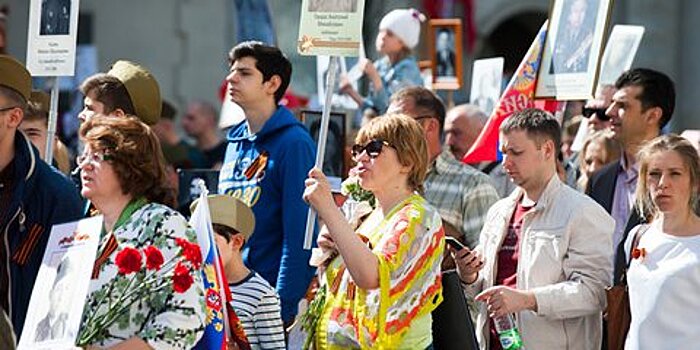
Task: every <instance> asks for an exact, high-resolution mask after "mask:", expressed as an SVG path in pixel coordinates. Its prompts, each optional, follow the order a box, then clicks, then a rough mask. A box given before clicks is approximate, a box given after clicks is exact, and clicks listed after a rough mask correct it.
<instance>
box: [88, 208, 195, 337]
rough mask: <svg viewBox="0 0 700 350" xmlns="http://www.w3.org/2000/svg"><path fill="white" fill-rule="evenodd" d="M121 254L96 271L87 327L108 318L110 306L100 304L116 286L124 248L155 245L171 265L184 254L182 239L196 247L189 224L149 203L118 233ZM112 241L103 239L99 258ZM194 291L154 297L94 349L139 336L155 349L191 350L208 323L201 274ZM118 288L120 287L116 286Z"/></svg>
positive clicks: (132, 311) (133, 309)
mask: <svg viewBox="0 0 700 350" xmlns="http://www.w3.org/2000/svg"><path fill="white" fill-rule="evenodd" d="M114 237H115V238H116V243H117V248H116V249H115V250H114V251H113V252H112V253H111V254H110V255H109V258H108V259H106V260H105V261H104V263H102V264H101V266H100V267H99V268H98V269H96V270H95V272H96V273H97V276H95V275H93V278H94V277H96V278H94V279H92V280H91V282H90V290H89V294H88V299H87V301H86V305H85V313H84V315H85V316H84V317H83V322H85V319H87V316H89V315H90V314H93V313H104V312H106V310H107V309H106V306H105V303H102V304H101V306H98V303H99V300H100V299H101V298H102V297H103V296H104V295H105V294H106V293H108V292H107V290H108V289H109V288H110V285H111V284H112V283H115V282H114V281H120V282H126V281H125V280H124V279H121V280H115V279H114V278H115V277H116V276H117V273H118V267H117V265H116V263H115V258H116V256H117V253H118V252H120V251H121V250H122V249H123V248H125V247H133V248H137V249H142V248H144V247H146V246H149V245H153V246H155V247H157V248H158V249H160V251H161V252H162V253H163V257H164V260H165V261H169V260H170V259H172V258H173V257H174V256H176V255H177V254H178V252H179V247H178V245H177V244H176V239H177V238H181V239H182V238H184V239H187V240H188V241H190V242H192V243H196V241H197V240H196V236H195V232H194V231H193V230H192V229H191V228H190V227H189V225H188V223H187V221H186V220H185V218H184V217H182V216H181V215H180V214H179V213H177V212H175V211H174V210H172V209H170V208H168V207H166V206H163V205H160V204H155V203H149V204H145V205H143V206H141V207H140V208H138V209H136V210H135V211H134V212H133V214H131V215H130V216H129V217H128V219H126V220H125V221H124V223H123V224H122V225H118V227H116V228H115V230H114ZM108 241H109V235H106V236H105V237H104V238H103V241H102V242H101V244H100V251H98V256H99V255H100V252H101V251H102V250H104V248H105V247H106V246H108V245H109V242H108ZM192 276H193V277H194V281H193V283H192V286H191V287H190V288H189V289H188V290H187V291H186V292H184V293H176V292H174V291H173V288H172V287H168V288H165V289H163V290H160V291H157V292H154V293H151V294H149V295H148V296H147V297H146V298H143V299H142V300H141V301H139V302H136V303H134V304H133V305H132V306H131V309H130V312H128V313H124V314H122V315H121V316H120V318H119V319H118V320H117V321H116V322H115V323H113V324H112V325H111V326H109V327H107V329H105V330H104V332H103V333H102V334H101V335H100V336H99V337H98V338H96V340H97V341H96V342H93V345H98V346H111V345H115V344H117V343H119V342H122V341H124V340H126V339H129V338H131V337H134V336H137V337H139V338H141V339H143V340H144V341H146V342H147V343H148V344H149V345H150V346H151V347H153V348H154V349H190V348H192V346H194V344H196V342H197V341H198V340H199V338H200V337H201V336H202V333H203V329H204V322H205V306H204V305H205V304H204V292H203V287H202V280H201V271H199V270H198V271H194V272H193V273H192ZM117 283H119V282H117Z"/></svg>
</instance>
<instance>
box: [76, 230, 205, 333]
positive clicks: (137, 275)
mask: <svg viewBox="0 0 700 350" xmlns="http://www.w3.org/2000/svg"><path fill="white" fill-rule="evenodd" d="M175 242H176V243H177V245H178V247H179V251H178V254H177V255H176V256H175V257H173V258H172V259H170V260H169V261H164V257H163V253H162V252H161V251H160V249H158V248H157V247H155V246H153V245H149V246H147V247H145V248H143V249H136V248H134V247H125V248H124V249H122V250H121V251H119V252H118V253H117V256H116V259H115V263H116V265H117V267H118V268H119V271H118V273H117V276H116V277H115V278H114V279H113V280H112V281H110V282H109V286H108V288H107V290H106V293H105V294H104V295H101V296H99V298H98V300H97V305H96V307H94V310H101V309H104V306H105V305H106V312H97V313H93V314H89V315H85V317H86V319H85V320H84V321H83V323H82V327H81V331H80V336H79V337H78V341H77V345H78V346H85V345H88V344H94V343H96V342H99V341H100V340H102V339H101V338H103V337H104V330H106V329H107V328H109V326H111V325H112V324H113V323H115V322H116V321H117V320H118V319H119V317H120V316H121V315H122V314H124V313H128V312H129V310H130V309H131V306H132V305H133V304H134V303H137V302H139V301H142V300H144V299H147V297H148V296H149V295H151V294H153V293H158V292H162V291H164V290H167V289H169V288H172V290H173V291H174V292H175V293H185V292H186V291H187V290H189V289H190V287H191V286H192V284H193V283H194V277H193V274H194V273H199V272H198V270H199V268H200V265H201V264H202V253H201V251H200V248H199V245H197V244H196V243H191V242H189V241H188V240H186V239H182V238H177V239H176V240H175ZM155 316H156V315H149V317H155Z"/></svg>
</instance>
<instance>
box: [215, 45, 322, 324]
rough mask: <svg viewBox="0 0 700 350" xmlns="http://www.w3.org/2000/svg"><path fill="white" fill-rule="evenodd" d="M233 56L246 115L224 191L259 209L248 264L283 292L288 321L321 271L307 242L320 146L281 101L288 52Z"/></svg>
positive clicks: (232, 135)
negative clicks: (307, 185) (310, 183)
mask: <svg viewBox="0 0 700 350" xmlns="http://www.w3.org/2000/svg"><path fill="white" fill-rule="evenodd" d="M229 60H230V63H231V68H230V73H229V75H228V76H227V77H226V79H227V80H228V83H229V87H228V88H229V92H230V94H231V99H232V101H233V102H236V103H237V104H238V105H240V106H241V108H242V109H243V111H244V112H245V120H244V121H242V122H241V123H239V124H238V125H235V126H233V127H232V128H231V131H229V133H228V136H227V138H228V148H227V149H226V156H225V158H224V165H223V166H222V168H221V172H220V175H219V193H220V194H227V195H230V196H233V197H236V198H239V199H241V200H243V202H244V203H246V204H247V205H248V206H249V207H251V208H252V209H253V212H254V213H255V218H256V219H257V222H258V225H257V227H256V228H255V234H254V235H253V236H252V237H251V238H250V239H249V240H248V243H247V244H246V246H245V248H244V249H243V262H245V264H246V265H247V266H248V267H250V268H251V269H253V270H255V271H257V272H258V273H259V274H260V275H261V276H262V277H263V278H265V280H267V281H268V282H269V283H270V285H272V286H274V287H275V288H276V289H277V293H278V294H279V296H280V299H281V302H282V319H283V320H284V322H285V323H287V324H289V323H291V322H292V321H293V320H294V316H295V315H296V313H297V305H298V304H299V300H301V298H302V297H303V296H304V295H305V294H306V289H307V287H308V286H309V283H310V282H311V277H313V274H314V268H313V267H311V266H310V265H309V258H310V257H311V251H310V250H304V249H303V247H302V245H303V243H304V232H305V228H306V216H307V213H308V210H309V206H308V204H306V202H304V200H303V199H302V194H303V193H304V181H305V179H306V176H307V173H308V172H309V169H311V168H312V167H313V166H314V161H315V158H316V152H315V146H314V142H313V140H311V136H309V133H308V132H307V131H306V128H305V127H304V126H303V125H302V124H301V123H300V122H299V121H298V120H297V119H296V118H295V117H294V115H293V114H292V112H291V111H289V110H288V109H287V108H285V107H283V106H280V105H279V102H280V100H281V99H282V96H283V95H284V92H285V90H286V89H287V86H288V85H289V81H290V79H291V76H292V64H291V63H290V62H289V60H288V59H287V58H286V57H285V56H284V55H283V54H282V52H281V51H280V50H279V49H278V48H276V47H272V46H267V45H264V44H262V43H259V42H244V43H241V44H238V45H237V46H236V47H234V48H233V49H232V50H231V52H230V53H229ZM314 241H316V240H315V239H314Z"/></svg>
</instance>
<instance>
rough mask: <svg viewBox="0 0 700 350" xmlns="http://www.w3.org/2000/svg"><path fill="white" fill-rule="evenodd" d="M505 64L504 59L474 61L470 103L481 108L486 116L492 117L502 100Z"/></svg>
mask: <svg viewBox="0 0 700 350" xmlns="http://www.w3.org/2000/svg"><path fill="white" fill-rule="evenodd" d="M503 62H504V59H503V57H496V58H486V59H481V60H475V61H474V67H473V68H472V87H471V92H470V94H469V103H471V104H474V105H477V106H479V108H481V110H482V111H483V112H484V113H486V115H491V112H493V109H494V108H495V107H496V103H498V100H499V99H500V98H501V85H502V80H503Z"/></svg>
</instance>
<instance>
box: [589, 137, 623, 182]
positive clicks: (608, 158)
mask: <svg viewBox="0 0 700 350" xmlns="http://www.w3.org/2000/svg"><path fill="white" fill-rule="evenodd" d="M592 144H598V145H600V146H601V148H602V149H603V151H604V154H603V165H606V164H610V163H612V162H614V161H617V160H618V159H620V156H621V155H622V147H621V146H620V142H619V141H617V140H615V138H614V137H613V132H612V131H611V130H609V129H603V130H598V131H596V132H594V133H593V134H591V135H589V136H588V137H586V140H585V141H584V142H583V146H582V147H581V153H580V154H579V158H578V161H579V169H580V170H581V177H580V178H579V181H578V183H579V186H580V188H582V189H585V188H586V185H587V183H588V176H587V175H586V172H585V171H584V168H585V167H586V153H588V146H590V145H592Z"/></svg>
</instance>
